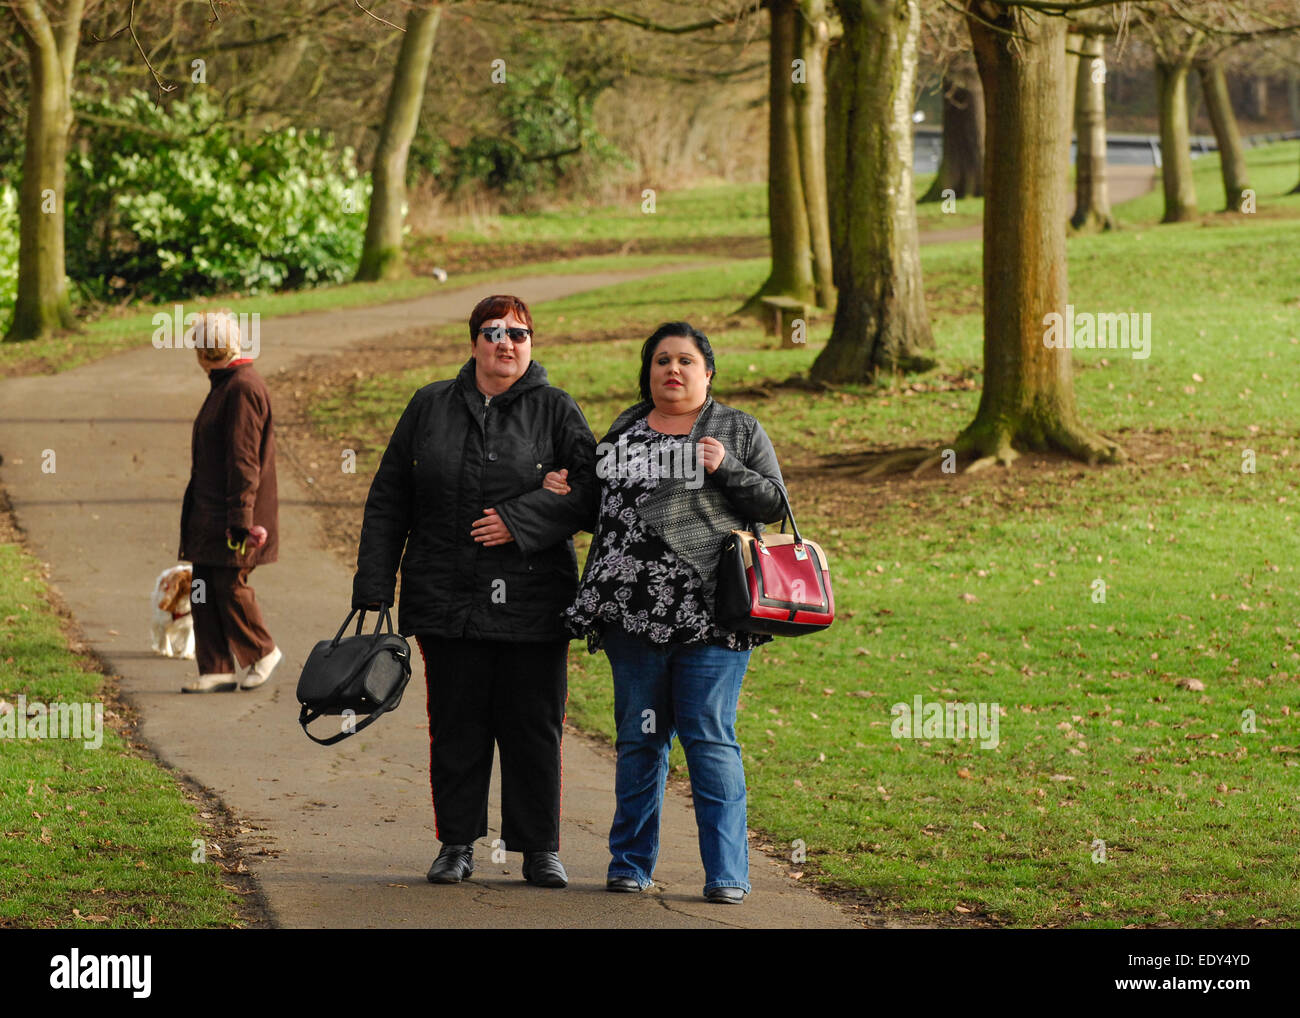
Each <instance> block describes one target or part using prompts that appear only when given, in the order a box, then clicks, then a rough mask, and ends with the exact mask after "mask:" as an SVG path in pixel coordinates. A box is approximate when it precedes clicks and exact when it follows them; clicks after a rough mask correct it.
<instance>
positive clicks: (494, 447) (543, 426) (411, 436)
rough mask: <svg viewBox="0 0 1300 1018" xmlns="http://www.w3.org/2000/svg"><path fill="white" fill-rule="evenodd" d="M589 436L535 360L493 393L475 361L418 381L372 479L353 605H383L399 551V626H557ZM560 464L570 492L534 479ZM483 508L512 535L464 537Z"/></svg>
mask: <svg viewBox="0 0 1300 1018" xmlns="http://www.w3.org/2000/svg"><path fill="white" fill-rule="evenodd" d="M594 446H595V441H594V439H593V437H592V433H591V428H590V427H589V426H588V425H587V420H586V418H585V417H583V415H582V411H581V410H580V409H578V404H577V403H575V402H574V400H573V397H571V396H570V395H569V394H568V393H566V392H564V391H563V390H562V389H557V388H555V387H554V386H552V385H550V384H549V383H548V382H547V380H546V371H545V370H544V369H543V368H542V366H541V365H540V364H538V363H537V362H536V361H534V362H533V363H532V364H530V365H529V366H528V370H527V371H526V372H525V373H524V375H523V377H522V378H520V379H519V380H518V381H517V382H515V383H514V385H512V386H511V387H510V388H509V389H507V390H506V391H505V392H503V393H502V394H501V395H499V396H495V397H493V398H492V399H490V400H488V399H486V398H485V397H484V396H483V394H482V393H481V392H479V390H478V386H477V385H476V384H475V382H474V361H473V360H470V361H469V362H468V363H467V364H466V365H465V366H464V367H463V368H461V370H460V373H459V374H458V375H457V376H456V378H454V379H448V380H446V381H441V382H434V383H433V384H432V385H426V386H425V387H424V388H422V389H420V390H419V391H418V392H417V393H416V394H415V395H414V396H413V397H412V398H411V402H410V404H409V405H408V406H407V408H406V411H405V412H404V413H403V414H402V417H401V420H399V421H398V423H397V428H396V429H395V430H394V431H393V437H392V439H391V440H390V441H389V443H388V448H387V449H386V450H385V451H384V456H383V459H382V461H381V462H380V464H379V469H378V470H377V471H376V473H375V477H374V480H373V481H372V482H371V485H370V495H369V497H368V498H367V499H366V510H365V520H364V522H363V524H362V529H361V542H360V547H359V548H358V549H357V571H356V575H355V576H354V578H353V581H352V605H353V607H362V606H364V605H367V604H373V603H376V602H382V603H385V604H390V605H391V604H392V603H393V588H394V585H395V576H396V572H397V568H398V563H399V561H400V563H401V570H402V597H401V605H400V614H399V618H398V628H399V629H400V630H401V632H403V633H406V634H421V635H422V634H425V633H428V634H432V635H436V636H443V637H451V638H466V639H491V640H503V641H508V642H525V641H539V640H553V639H568V638H569V634H568V632H567V631H566V630H565V629H564V627H563V626H562V624H561V621H560V615H561V612H563V610H564V608H565V607H567V606H568V604H569V603H570V601H572V600H573V596H574V593H575V592H576V590H577V582H578V563H577V558H576V556H575V555H574V551H573V534H574V532H575V531H577V530H580V529H582V526H583V506H585V505H586V504H587V502H588V501H589V499H590V498H591V497H592V490H593V489H594V484H595V476H594V467H593V456H594ZM565 467H567V468H568V470H569V485H570V487H571V489H572V490H571V491H570V493H569V495H568V496H561V495H556V494H554V493H552V492H549V491H546V490H545V489H543V488H542V487H541V484H542V478H543V477H544V476H545V475H546V473H547V472H548V471H550V470H559V469H561V468H565ZM573 495H578V496H579V497H578V498H576V499H575V498H573V497H572V496H573ZM487 508H494V509H496V510H497V512H498V513H499V514H500V516H501V518H502V519H503V520H504V521H505V524H506V526H507V527H509V528H510V533H511V535H512V536H513V537H514V541H513V542H510V543H507V544H503V545H499V546H497V547H494V548H485V547H484V546H483V545H481V544H477V543H475V541H474V540H473V539H472V538H471V536H470V527H471V525H472V524H473V523H474V521H475V520H477V519H479V518H480V517H481V516H482V515H483V510H484V509H487ZM403 548H405V552H403Z"/></svg>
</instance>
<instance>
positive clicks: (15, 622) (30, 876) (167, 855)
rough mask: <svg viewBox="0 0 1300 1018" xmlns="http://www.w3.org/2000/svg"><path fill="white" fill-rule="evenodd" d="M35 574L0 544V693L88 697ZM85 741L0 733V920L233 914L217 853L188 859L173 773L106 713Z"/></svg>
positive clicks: (28, 561)
mask: <svg viewBox="0 0 1300 1018" xmlns="http://www.w3.org/2000/svg"><path fill="white" fill-rule="evenodd" d="M38 573H39V565H38V563H37V562H36V561H35V560H34V559H33V558H32V557H31V556H30V555H27V554H26V553H25V552H23V551H22V550H21V549H20V548H19V547H18V546H17V545H14V544H0V619H3V621H2V622H0V634H2V635H3V647H4V650H3V652H2V653H3V660H0V699H3V700H5V701H7V702H8V704H9V705H11V706H15V707H16V706H17V705H18V704H19V701H18V697H19V696H25V697H26V704H27V706H28V708H29V709H30V707H31V705H33V704H35V703H37V702H39V703H42V704H52V703H56V702H63V703H70V704H71V703H75V704H81V703H100V702H101V698H102V693H101V685H102V676H101V675H100V674H99V673H98V672H96V671H94V670H92V669H90V668H89V667H88V666H86V665H84V664H83V662H82V661H81V660H79V659H78V658H77V657H76V656H75V655H74V654H72V653H71V652H70V651H69V650H68V648H67V644H66V642H65V640H64V638H63V635H62V633H61V631H60V627H59V622H58V619H57V617H56V616H55V614H54V613H53V611H52V610H51V609H50V607H49V605H48V604H47V603H46V601H45V600H44V586H43V584H42V583H41V581H40V579H39V578H38ZM111 709H112V708H111V706H110V707H109V708H108V710H110V711H111ZM7 720H9V721H11V722H12V721H14V720H15V716H14V715H13V714H11V715H10V716H9V718H8V719H7ZM16 733H17V729H16V727H15V728H14V735H16ZM51 734H52V733H51ZM85 734H86V733H84V732H83V735H85ZM87 741H89V742H91V743H92V744H93V742H94V739H93V738H89V737H87V738H83V739H82V740H80V741H73V740H69V739H66V738H45V739H40V740H36V739H30V738H27V739H18V738H16V737H12V736H11V737H7V738H0V859H2V861H0V928H4V927H55V928H65V929H87V928H95V927H120V928H128V927H140V928H143V927H149V926H154V927H186V928H194V927H214V926H233V925H237V924H238V922H239V914H238V912H237V910H236V907H235V900H236V899H235V897H234V895H232V894H231V893H230V892H229V891H227V890H226V889H224V888H223V886H222V875H221V871H220V869H219V867H218V865H217V863H216V862H215V861H214V860H212V859H209V860H208V862H207V863H206V864H199V863H196V862H192V861H191V858H192V855H193V853H194V851H195V849H194V846H193V843H194V841H195V839H200V840H201V839H203V838H205V836H206V835H205V832H204V831H203V830H202V828H201V827H200V826H199V821H198V818H197V817H196V816H195V811H194V808H193V806H192V805H191V804H190V803H188V802H187V801H186V800H185V797H184V796H183V794H182V792H181V790H180V788H179V786H178V785H177V783H176V781H175V779H174V778H173V777H172V776H171V775H170V774H168V773H167V772H166V771H164V770H163V769H162V768H160V767H159V766H158V765H156V764H154V763H152V762H150V761H148V760H145V759H142V758H140V757H138V756H136V755H134V754H133V753H132V752H131V750H130V748H129V747H128V746H127V745H126V744H125V743H124V742H123V740H122V739H121V737H120V736H119V735H118V734H117V733H116V732H115V731H113V730H112V729H111V728H110V727H109V721H108V720H106V721H105V723H104V726H103V741H102V744H101V745H100V746H98V747H97V748H87V745H86V743H87Z"/></svg>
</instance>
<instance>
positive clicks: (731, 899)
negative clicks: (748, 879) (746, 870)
mask: <svg viewBox="0 0 1300 1018" xmlns="http://www.w3.org/2000/svg"><path fill="white" fill-rule="evenodd" d="M704 897H706V898H707V899H708V900H709V901H711V902H713V903H714V904H715V905H739V904H740V903H741V902H742V901H744V900H745V889H744V888H743V887H715V888H714V889H713V890H711V891H709V892H708V893H707V894H706V895H705V896H704Z"/></svg>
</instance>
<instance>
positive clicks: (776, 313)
mask: <svg viewBox="0 0 1300 1018" xmlns="http://www.w3.org/2000/svg"><path fill="white" fill-rule="evenodd" d="M761 300H762V302H763V307H764V308H765V309H766V311H767V314H766V315H765V316H764V317H765V325H766V328H767V334H768V335H769V336H780V337H781V346H782V348H784V349H789V350H794V349H798V348H799V347H800V346H801V345H802V344H803V343H804V342H806V341H807V339H806V336H807V327H808V318H809V316H810V314H811V312H812V309H813V306H812V305H811V304H805V303H804V302H803V301H801V300H796V299H795V298H793V297H763V298H761ZM795 322H802V323H803V328H802V329H800V333H799V340H800V341H799V342H795V333H794V329H795Z"/></svg>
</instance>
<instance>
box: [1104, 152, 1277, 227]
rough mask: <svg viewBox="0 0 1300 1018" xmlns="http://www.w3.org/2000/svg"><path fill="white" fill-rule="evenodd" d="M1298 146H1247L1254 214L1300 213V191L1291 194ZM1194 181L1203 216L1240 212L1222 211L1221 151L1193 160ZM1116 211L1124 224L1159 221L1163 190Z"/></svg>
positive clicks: (1163, 204) (1264, 216) (1153, 191)
mask: <svg viewBox="0 0 1300 1018" xmlns="http://www.w3.org/2000/svg"><path fill="white" fill-rule="evenodd" d="M1296 149H1297V144H1296V142H1294V141H1281V142H1273V143H1272V144H1268V145H1261V146H1259V147H1258V148H1248V149H1246V169H1247V177H1248V179H1249V181H1250V185H1251V187H1252V188H1253V189H1254V191H1255V202H1256V211H1255V212H1254V213H1253V214H1254V215H1257V216H1260V217H1262V218H1267V217H1270V216H1278V215H1280V216H1294V215H1296V214H1297V213H1300V194H1288V192H1289V191H1290V190H1291V189H1292V188H1294V187H1295V186H1296V182H1297V181H1298V180H1300V159H1297V157H1296ZM1192 181H1193V183H1194V185H1195V188H1196V198H1197V205H1198V207H1199V208H1200V210H1201V213H1202V216H1203V217H1214V218H1229V219H1232V218H1236V217H1237V216H1238V215H1239V214H1240V212H1239V211H1238V210H1234V211H1233V212H1231V213H1227V214H1226V216H1225V214H1224V213H1223V211H1222V209H1223V206H1224V191H1223V175H1222V173H1221V172H1220V170H1219V158H1218V153H1207V154H1205V155H1203V156H1200V157H1199V158H1196V159H1193V160H1192ZM1114 212H1115V217H1116V219H1117V220H1118V221H1119V223H1120V224H1121V225H1122V226H1135V225H1138V224H1150V223H1157V222H1159V221H1160V217H1161V216H1163V215H1164V213H1165V198H1164V192H1163V190H1162V189H1161V188H1160V187H1159V186H1158V185H1157V186H1156V188H1155V189H1154V190H1152V191H1149V192H1147V193H1146V194H1144V195H1142V196H1140V197H1138V198H1134V199H1133V200H1132V201H1127V202H1124V203H1123V204H1122V205H1117V206H1116V207H1115V209H1114Z"/></svg>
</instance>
